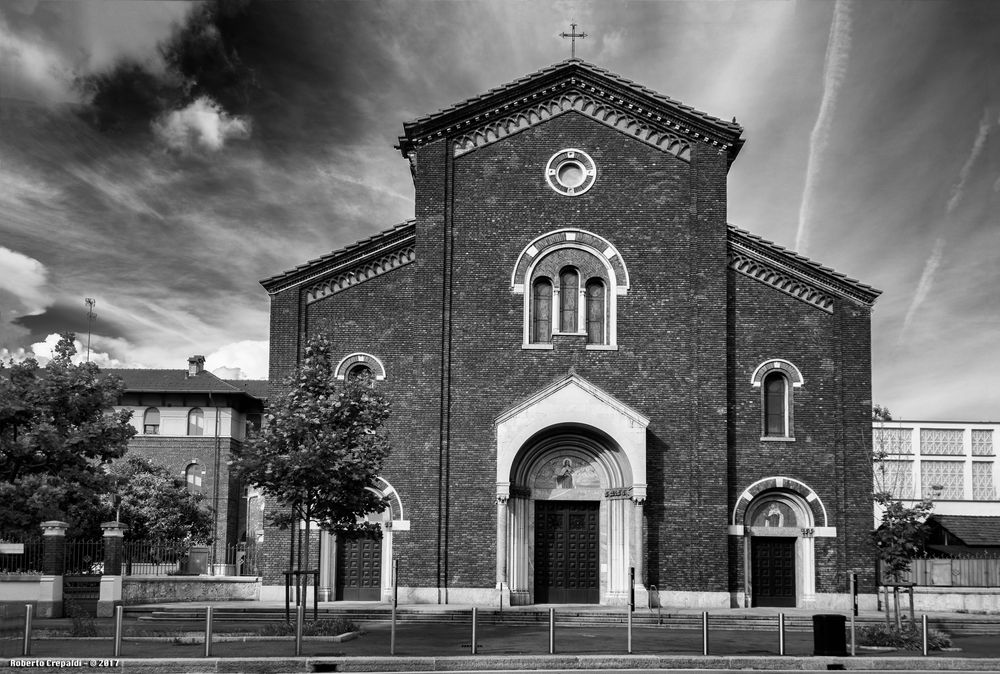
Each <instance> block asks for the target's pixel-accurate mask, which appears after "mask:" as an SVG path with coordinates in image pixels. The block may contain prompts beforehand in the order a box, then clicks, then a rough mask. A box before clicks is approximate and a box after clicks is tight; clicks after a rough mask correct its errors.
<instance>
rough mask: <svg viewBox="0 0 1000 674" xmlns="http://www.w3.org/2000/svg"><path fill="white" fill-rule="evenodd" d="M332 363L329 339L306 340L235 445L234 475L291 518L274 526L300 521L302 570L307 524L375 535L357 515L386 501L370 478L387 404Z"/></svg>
mask: <svg viewBox="0 0 1000 674" xmlns="http://www.w3.org/2000/svg"><path fill="white" fill-rule="evenodd" d="M336 365H337V360H336V359H335V357H334V354H333V352H332V348H331V345H330V342H329V340H328V339H327V338H326V337H325V336H322V335H320V336H316V337H313V338H312V339H310V341H309V343H308V344H307V345H306V347H305V352H304V357H303V360H302V364H301V366H300V367H299V369H298V370H297V371H296V372H295V373H294V374H293V375H291V376H290V377H288V378H287V379H286V380H285V381H284V387H285V391H286V392H285V393H282V394H279V395H278V396H276V397H275V398H274V399H273V400H272V401H271V404H270V410H269V412H268V413H267V415H266V416H265V424H264V426H263V428H262V430H261V432H260V433H259V434H257V435H256V436H254V437H251V438H250V439H249V440H248V441H247V442H246V443H245V444H244V445H243V446H242V447H240V448H238V449H235V450H234V451H233V459H232V461H233V468H234V469H235V470H236V472H237V474H238V475H239V476H240V478H241V479H242V480H243V481H244V482H246V483H249V484H254V485H256V486H257V487H259V488H260V489H261V491H263V492H264V493H265V494H267V495H269V496H272V497H274V498H275V499H277V500H278V501H279V502H280V503H281V504H284V505H285V506H286V507H287V508H288V509H289V511H290V516H291V519H288V518H285V519H284V520H282V519H280V518H279V519H278V520H277V521H278V522H279V524H283V525H284V526H288V525H290V524H293V523H297V522H300V521H301V522H305V551H304V552H303V551H301V549H300V552H299V559H298V565H299V569H300V570H301V569H302V565H303V564H304V563H306V564H307V563H308V560H309V531H310V526H311V524H312V523H313V522H316V523H318V525H319V527H320V528H321V529H324V530H326V531H335V532H338V533H343V534H346V535H348V536H376V537H377V536H379V535H380V533H381V532H380V530H379V529H378V527H377V526H376V525H374V524H372V523H369V522H365V521H363V518H364V516H365V515H367V514H369V513H373V512H380V511H382V510H384V509H385V508H386V507H387V505H388V503H387V500H386V499H384V498H382V497H380V496H378V494H377V493H376V489H377V483H376V479H377V478H378V476H379V473H380V472H381V470H382V464H383V463H384V461H385V459H386V457H387V456H388V454H389V440H388V438H387V437H386V433H385V428H384V426H383V423H384V422H385V420H386V419H387V418H388V416H389V403H388V401H387V400H386V399H385V397H384V396H383V395H382V394H381V393H380V392H379V391H378V389H377V388H375V386H374V383H373V382H372V381H371V379H370V378H369V377H367V376H364V377H359V378H348V380H347V381H344V382H338V381H337V379H336V376H335V374H336ZM303 584H305V578H303Z"/></svg>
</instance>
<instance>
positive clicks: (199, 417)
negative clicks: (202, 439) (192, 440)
mask: <svg viewBox="0 0 1000 674" xmlns="http://www.w3.org/2000/svg"><path fill="white" fill-rule="evenodd" d="M204 434H205V413H204V412H203V411H202V410H201V408H200V407H195V408H194V409H193V410H191V411H190V412H188V435H204Z"/></svg>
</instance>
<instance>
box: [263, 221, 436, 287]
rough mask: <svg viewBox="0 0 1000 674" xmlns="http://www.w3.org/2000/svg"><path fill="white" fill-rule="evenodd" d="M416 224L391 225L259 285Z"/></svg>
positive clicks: (269, 277) (410, 222)
mask: <svg viewBox="0 0 1000 674" xmlns="http://www.w3.org/2000/svg"><path fill="white" fill-rule="evenodd" d="M416 222H417V220H416V218H410V219H409V220H404V221H403V222H400V223H398V224H395V225H393V226H392V227H390V228H388V229H384V230H382V231H379V232H376V233H375V234H372V235H371V236H369V237H366V238H364V239H358V240H357V241H354V242H352V243H349V244H347V245H346V246H344V247H343V248H336V249H334V250H332V251H330V252H329V253H326V254H325V255H320V256H319V257H317V258H313V259H312V260H307V261H306V262H303V263H302V264H299V265H296V266H294V267H292V268H291V269H288V270H286V271H283V272H280V273H278V274H274V275H273V276H268V277H267V278H264V279H261V281H260V283H262V284H263V283H271V282H273V281H277V280H279V279H282V278H284V277H286V276H289V275H291V274H294V273H296V272H299V271H303V270H305V269H308V268H310V267H314V266H316V265H317V264H321V263H323V262H329V261H330V260H332V259H334V258H336V257H339V256H342V255H343V254H344V253H348V252H351V251H353V250H355V249H357V248H361V247H364V246H366V245H368V244H371V243H373V242H375V241H377V240H378V239H382V238H386V237H388V236H389V235H391V234H394V233H395V232H398V231H400V230H402V229H406V228H407V227H412V226H414V225H415V224H416Z"/></svg>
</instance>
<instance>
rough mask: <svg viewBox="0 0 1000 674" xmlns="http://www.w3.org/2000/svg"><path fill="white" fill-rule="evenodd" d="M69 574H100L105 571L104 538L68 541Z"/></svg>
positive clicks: (67, 569) (66, 573)
mask: <svg viewBox="0 0 1000 674" xmlns="http://www.w3.org/2000/svg"><path fill="white" fill-rule="evenodd" d="M64 573H65V575H67V576H99V575H101V574H102V573H104V539H101V538H98V539H94V540H85V539H75V540H67V541H66V568H65V572H64Z"/></svg>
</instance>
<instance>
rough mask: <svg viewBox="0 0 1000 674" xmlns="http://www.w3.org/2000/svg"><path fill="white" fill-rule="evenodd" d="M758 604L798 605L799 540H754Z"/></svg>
mask: <svg viewBox="0 0 1000 674" xmlns="http://www.w3.org/2000/svg"><path fill="white" fill-rule="evenodd" d="M750 560H751V562H750V581H751V583H752V584H753V585H752V588H751V590H752V593H753V595H752V596H753V601H752V603H753V605H754V606H795V539H794V538H778V537H765V536H759V537H758V536H755V537H753V538H751V539H750Z"/></svg>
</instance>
